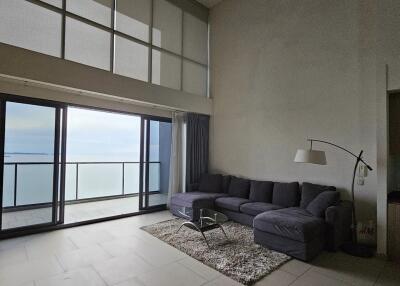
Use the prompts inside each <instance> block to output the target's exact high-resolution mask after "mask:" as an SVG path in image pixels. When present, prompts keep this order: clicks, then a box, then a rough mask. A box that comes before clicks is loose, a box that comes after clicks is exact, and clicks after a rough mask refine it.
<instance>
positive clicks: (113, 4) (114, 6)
mask: <svg viewBox="0 0 400 286" xmlns="http://www.w3.org/2000/svg"><path fill="white" fill-rule="evenodd" d="M116 7H117V0H113V1H112V7H111V28H112V29H111V48H110V71H111V72H112V73H114V57H115V29H116V25H115V9H116Z"/></svg>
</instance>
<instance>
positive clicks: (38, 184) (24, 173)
mask: <svg viewBox="0 0 400 286" xmlns="http://www.w3.org/2000/svg"><path fill="white" fill-rule="evenodd" d="M53 168H54V165H53V164H46V165H26V166H25V165H19V166H18V177H17V206H23V205H29V204H40V203H50V202H51V201H52V199H53V170H54V169H53ZM38 178H40V179H38Z"/></svg>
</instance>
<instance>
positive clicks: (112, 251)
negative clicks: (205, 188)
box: [0, 211, 400, 286]
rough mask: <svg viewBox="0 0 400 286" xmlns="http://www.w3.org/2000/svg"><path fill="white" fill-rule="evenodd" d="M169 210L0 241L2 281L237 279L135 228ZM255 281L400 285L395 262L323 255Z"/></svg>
mask: <svg viewBox="0 0 400 286" xmlns="http://www.w3.org/2000/svg"><path fill="white" fill-rule="evenodd" d="M171 217H172V216H171V214H170V213H169V212H167V211H164V212H158V213H152V214H147V215H141V216H136V217H131V218H126V219H120V220H114V221H109V222H104V223H98V224H92V225H87V226H81V227H76V228H69V229H63V230H57V231H53V232H47V233H42V234H36V235H30V236H25V237H19V238H14V239H8V240H3V241H0V285H1V286H19V285H23V286H53V285H54V286H69V285H73V286H81V285H82V286H95V285H104V286H107V285H108V286H111V285H117V286H152V285H154V286H162V285H173V286H179V285H189V286H196V285H202V286H211V285H214V286H225V285H226V286H228V285H229V286H235V285H240V284H239V283H237V282H235V281H233V280H231V279H229V278H228V277H225V276H223V275H222V274H220V273H219V272H217V271H215V270H213V269H211V268H209V267H207V266H205V265H203V264H201V263H200V262H198V261H197V260H195V259H193V258H191V257H189V256H187V255H186V254H184V253H182V252H180V251H178V250H176V249H175V248H173V247H171V246H169V245H167V244H165V243H163V242H162V241H160V240H158V239H156V238H154V237H153V236H151V235H149V234H148V233H146V232H144V231H142V230H141V229H140V227H141V226H144V225H149V224H152V223H155V222H158V221H163V220H166V219H169V218H171ZM256 285H257V286H262V285H265V286H268V285H271V286H282V285H294V286H313V285H323V286H330V285H379V286H382V285H393V286H394V285H397V286H398V285H400V266H399V265H395V264H393V263H389V262H386V261H385V260H383V259H378V258H373V259H361V258H355V257H350V256H347V255H345V254H343V253H340V252H339V253H323V254H321V255H320V256H319V257H318V258H317V259H316V260H315V261H313V263H311V264H308V263H304V262H301V261H298V260H291V261H290V262H288V263H286V264H285V265H283V266H282V267H281V268H280V269H278V270H276V271H274V272H273V273H271V274H270V275H268V276H267V277H265V278H264V279H262V280H261V281H259V282H258V283H257V284H256Z"/></svg>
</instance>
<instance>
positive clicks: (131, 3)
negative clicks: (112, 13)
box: [115, 0, 151, 42]
mask: <svg viewBox="0 0 400 286" xmlns="http://www.w3.org/2000/svg"><path fill="white" fill-rule="evenodd" d="M150 5H151V1H149V0H117V6H116V18H115V21H116V30H118V31H120V32H122V33H124V34H127V35H130V36H132V37H135V38H138V39H140V40H142V41H145V42H148V41H149V24H150V14H151V7H150Z"/></svg>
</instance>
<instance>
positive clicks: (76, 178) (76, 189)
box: [75, 163, 79, 200]
mask: <svg viewBox="0 0 400 286" xmlns="http://www.w3.org/2000/svg"><path fill="white" fill-rule="evenodd" d="M78 178H79V163H76V174H75V200H78Z"/></svg>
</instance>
